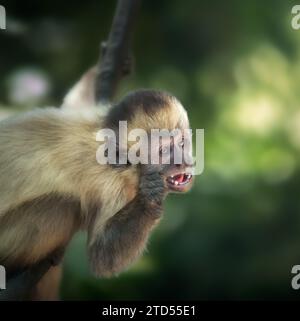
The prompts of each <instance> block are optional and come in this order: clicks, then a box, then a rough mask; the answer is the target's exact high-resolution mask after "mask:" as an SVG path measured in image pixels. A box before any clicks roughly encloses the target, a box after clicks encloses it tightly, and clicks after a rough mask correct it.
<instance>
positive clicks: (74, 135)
mask: <svg viewBox="0 0 300 321" xmlns="http://www.w3.org/2000/svg"><path fill="white" fill-rule="evenodd" d="M94 78H95V70H91V71H90V72H89V73H88V74H86V75H85V76H84V77H83V78H82V79H81V81H80V82H79V83H78V84H77V85H75V87H74V89H73V90H71V92H70V93H69V94H68V95H67V97H66V99H65V101H64V104H63V107H62V108H59V109H58V108H44V109H36V110H33V111H31V112H27V113H24V114H20V115H17V116H13V117H11V118H8V119H5V120H3V121H1V122H0V264H1V265H3V266H4V267H5V268H6V270H7V271H8V274H11V275H14V274H17V273H18V271H23V270H26V269H30V268H31V267H33V266H35V265H36V264H37V263H38V262H40V261H41V260H43V259H45V258H47V257H48V256H49V255H51V253H55V251H56V250H58V251H59V250H60V249H64V248H65V247H66V246H67V245H68V243H69V242H70V240H71V239H72V237H73V236H74V234H75V233H76V232H77V231H79V230H85V231H87V233H88V244H87V247H88V256H89V262H90V266H91V269H92V271H93V273H94V274H95V275H96V276H98V277H109V276H113V275H116V274H118V273H120V272H121V271H122V270H124V269H126V268H127V267H128V266H130V264H131V263H133V262H134V261H135V260H136V259H137V258H138V257H139V256H140V255H141V253H142V252H143V250H144V248H145V245H146V243H147V239H148V237H149V234H150V232H151V230H152V229H153V227H154V226H155V225H157V223H158V222H159V221H160V219H161V217H162V212H163V208H162V203H163V200H164V199H165V197H166V195H167V194H168V193H169V192H178V193H180V192H186V191H187V190H189V189H190V187H191V185H192V181H193V176H192V175H191V174H190V168H191V166H190V165H188V164H186V163H184V162H183V163H182V164H175V163H174V162H173V163H172V162H171V163H170V164H161V163H159V164H156V165H155V164H153V165H152V164H149V165H147V164H135V165H133V164H130V163H127V164H125V165H118V164H116V165H111V164H107V165H100V164H99V163H98V162H97V160H96V151H97V149H98V148H99V142H97V141H96V134H97V132H98V131H99V130H100V129H102V128H110V129H113V130H114V131H115V132H116V135H118V130H117V124H118V122H119V121H120V120H122V121H124V120H126V121H127V122H128V128H129V129H131V128H142V129H144V130H146V131H147V132H150V130H151V129H153V128H157V129H169V130H173V129H175V128H179V129H182V130H183V129H188V128H189V121H188V117H187V113H186V111H185V109H184V108H183V106H182V105H181V104H180V103H179V101H178V100H177V99H176V98H175V97H173V96H172V95H170V94H167V93H164V92H160V91H154V90H138V91H135V92H132V93H130V94H128V95H127V96H125V98H123V99H122V100H121V101H120V102H119V103H117V104H115V105H114V106H111V107H109V108H101V106H100V107H99V106H98V107H97V108H94V107H91V106H95V105H96V104H95V101H94V97H93V92H92V90H91V88H94V87H93V84H94ZM174 140H182V137H175V138H174ZM180 146H182V145H180ZM151 148H152V147H151ZM154 148H157V149H159V150H160V151H161V152H162V151H163V150H164V146H161V145H160V146H154ZM173 153H174V146H173V145H172V146H171V150H170V159H172V154H173ZM60 273H61V265H59V266H55V267H52V268H50V270H49V271H48V272H47V273H46V274H45V275H44V276H43V278H42V279H41V280H40V282H39V283H38V284H37V285H36V287H35V289H34V291H32V295H31V297H30V299H37V300H48V299H55V298H56V297H57V292H58V288H59V283H60Z"/></svg>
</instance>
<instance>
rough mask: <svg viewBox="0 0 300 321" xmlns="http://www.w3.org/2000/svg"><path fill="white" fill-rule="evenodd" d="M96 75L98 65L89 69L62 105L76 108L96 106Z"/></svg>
mask: <svg viewBox="0 0 300 321" xmlns="http://www.w3.org/2000/svg"><path fill="white" fill-rule="evenodd" d="M96 75H97V68H96V67H92V68H91V69H89V70H88V71H87V72H86V73H85V74H84V75H83V76H82V77H81V79H80V80H79V81H78V82H77V83H76V84H75V85H74V86H73V87H72V88H71V90H70V91H69V92H68V94H67V95H66V96H65V98H64V100H63V104H62V106H61V107H62V108H71V109H75V110H76V109H82V108H83V109H85V108H92V107H94V106H95V105H96V101H95V89H94V88H95V80H96Z"/></svg>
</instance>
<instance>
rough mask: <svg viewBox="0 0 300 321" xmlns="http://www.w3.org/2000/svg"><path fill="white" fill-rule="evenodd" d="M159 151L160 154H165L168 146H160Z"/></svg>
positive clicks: (167, 151)
mask: <svg viewBox="0 0 300 321" xmlns="http://www.w3.org/2000/svg"><path fill="white" fill-rule="evenodd" d="M159 152H160V154H161V155H167V154H168V153H169V148H168V147H166V146H162V147H160V149H159Z"/></svg>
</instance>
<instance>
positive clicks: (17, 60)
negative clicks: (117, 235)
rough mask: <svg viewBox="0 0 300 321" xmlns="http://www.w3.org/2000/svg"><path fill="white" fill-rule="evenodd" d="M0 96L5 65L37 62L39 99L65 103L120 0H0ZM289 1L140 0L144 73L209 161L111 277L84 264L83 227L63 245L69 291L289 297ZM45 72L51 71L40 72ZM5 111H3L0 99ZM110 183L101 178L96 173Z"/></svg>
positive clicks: (298, 37) (294, 200)
mask: <svg viewBox="0 0 300 321" xmlns="http://www.w3.org/2000/svg"><path fill="white" fill-rule="evenodd" d="M2 4H3V5H5V6H6V9H7V14H8V30H6V31H1V34H0V41H1V64H0V74H1V79H0V105H1V104H2V105H3V106H4V105H5V106H9V105H11V104H12V101H13V100H12V99H11V97H12V96H11V95H13V93H14V91H13V90H14V85H12V84H11V81H10V80H11V79H12V78H11V77H12V76H13V75H15V73H16V72H20V71H22V70H24V68H25V69H26V70H28V69H29V70H39V71H40V75H42V74H45V75H47V78H45V79H46V80H47V82H48V87H47V86H46V87H47V88H48V92H45V95H44V96H43V97H41V96H38V97H37V98H38V99H37V100H36V103H40V104H56V105H59V104H60V102H61V100H62V98H63V95H64V94H65V93H66V92H67V90H68V88H69V87H70V86H71V85H72V84H73V83H74V82H75V81H76V80H77V79H78V78H79V77H80V75H81V74H82V73H83V72H84V71H85V70H86V69H87V68H88V67H90V66H91V65H93V64H94V63H95V62H96V61H97V58H98V48H99V41H100V40H102V39H105V38H106V36H107V33H108V31H109V27H110V23H111V19H112V15H113V12H114V6H115V1H108V0H105V1H104V0H102V1H100V0H95V1H91V0H86V1H85V2H84V3H83V2H79V1H72V4H71V3H70V2H62V1H56V0H51V1H48V0H45V1H34V0H27V1H23V2H22V1H14V0H9V1H2ZM294 4H295V2H294V1H287V0H265V1H260V0H251V1H238V0H229V1H226V2H225V1H222V2H221V1H217V0H201V1H199V0H189V1H180V0H174V1H167V0H163V1H145V0H144V1H143V7H142V12H141V14H140V17H139V21H138V26H137V28H136V36H135V43H134V49H133V51H134V55H135V60H136V63H135V65H136V66H135V72H134V73H133V75H132V76H130V77H129V78H127V80H126V81H124V82H123V85H122V88H121V90H120V95H121V94H123V93H125V92H127V91H128V90H131V89H135V88H139V87H154V88H159V89H164V90H168V91H170V92H172V93H174V94H175V95H176V96H177V97H178V98H179V99H180V100H181V101H182V102H183V104H184V105H185V106H186V108H187V110H188V112H189V115H190V118H191V123H192V127H193V128H205V170H204V173H203V174H202V175H201V176H198V177H197V180H196V184H195V187H194V189H193V190H192V191H191V192H190V193H189V194H187V195H184V196H178V195H173V196H171V197H170V198H169V199H168V201H167V204H166V212H165V216H164V219H163V221H162V224H161V225H160V226H159V227H158V229H156V231H155V232H154V233H153V236H152V238H151V242H150V243H149V246H148V251H147V253H146V254H145V255H144V256H143V258H142V259H141V260H140V261H139V262H138V263H137V264H135V265H134V266H133V267H132V268H131V269H129V270H128V271H127V272H125V273H123V274H122V275H120V276H119V277H118V278H113V279H108V280H97V279H95V278H94V277H93V276H92V275H91V273H90V272H89V268H88V263H87V258H86V249H85V235H81V234H80V235H78V236H77V237H76V238H75V239H74V241H73V242H72V244H71V245H70V248H69V250H68V253H67V257H66V262H65V271H64V280H63V286H62V296H63V298H64V299H166V298H168V299H272V298H273V299H279V298H284V299H289V298H293V299H295V298H299V293H298V292H297V291H294V290H292V288H291V286H290V282H291V268H292V266H293V265H295V264H300V236H299V232H300V200H299V192H300V166H299V149H300V109H299V101H300V31H295V30H293V29H292V28H291V17H292V16H291V8H292V6H293V5H294ZM46 80H45V81H46ZM2 112H4V113H5V111H2ZM104 188H105V186H104Z"/></svg>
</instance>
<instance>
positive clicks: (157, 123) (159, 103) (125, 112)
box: [105, 89, 187, 129]
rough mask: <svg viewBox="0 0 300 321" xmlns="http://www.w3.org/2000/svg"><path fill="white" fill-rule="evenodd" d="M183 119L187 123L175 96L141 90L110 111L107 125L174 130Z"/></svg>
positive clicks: (151, 90) (129, 95)
mask: <svg viewBox="0 0 300 321" xmlns="http://www.w3.org/2000/svg"><path fill="white" fill-rule="evenodd" d="M182 117H183V118H184V120H185V121H184V123H186V122H187V116H186V111H185V109H184V108H183V106H182V105H181V103H180V102H179V101H178V100H177V98H176V97H175V96H173V95H172V94H170V93H168V92H164V91H159V90H153V89H140V90H136V91H132V92H130V93H129V94H127V95H126V96H125V97H124V98H123V99H122V100H121V101H120V102H119V103H117V104H116V105H114V106H113V107H112V108H111V109H110V111H109V113H108V115H107V117H106V122H105V125H106V126H107V127H109V128H117V127H118V125H119V121H127V122H128V123H129V124H131V126H130V127H132V128H144V129H152V128H166V129H174V128H175V127H176V125H177V124H180V118H182Z"/></svg>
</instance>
